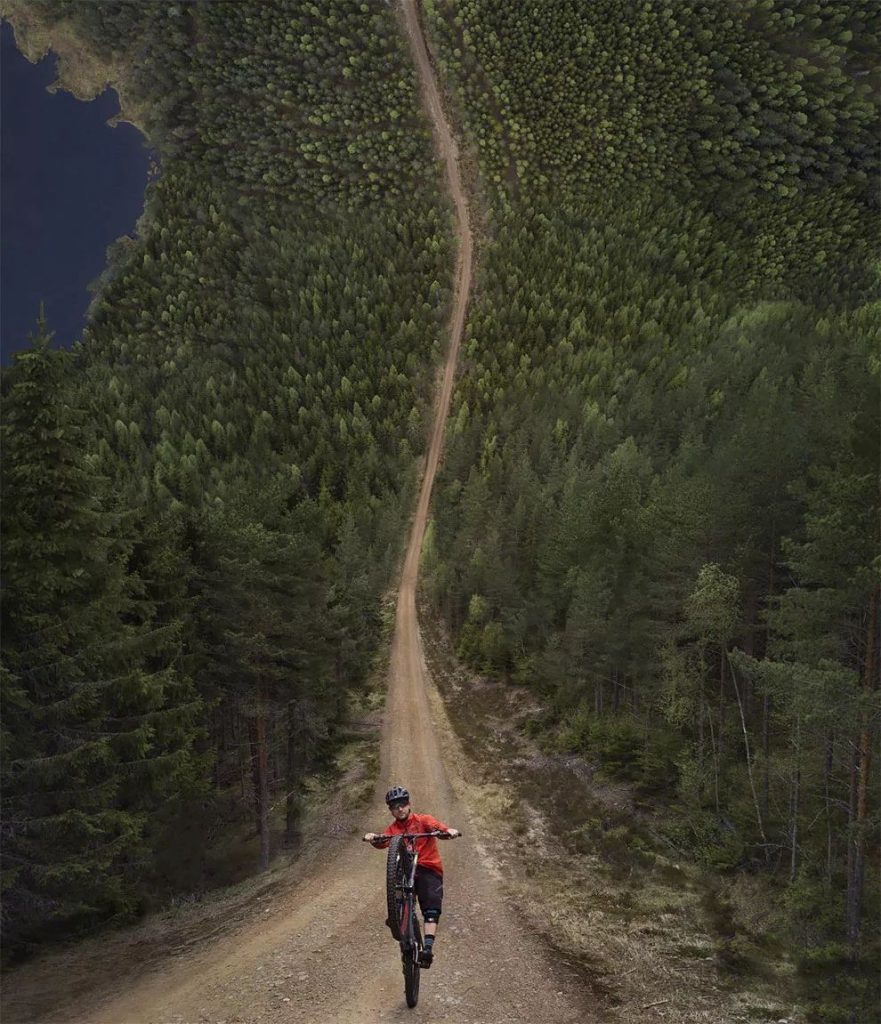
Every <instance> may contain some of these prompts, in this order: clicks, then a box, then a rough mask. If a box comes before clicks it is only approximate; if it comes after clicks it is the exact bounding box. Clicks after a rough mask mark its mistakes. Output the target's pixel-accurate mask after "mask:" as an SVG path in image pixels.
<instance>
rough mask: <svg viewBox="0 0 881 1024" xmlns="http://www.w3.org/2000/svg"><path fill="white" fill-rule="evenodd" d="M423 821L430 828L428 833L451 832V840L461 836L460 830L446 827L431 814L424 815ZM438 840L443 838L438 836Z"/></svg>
mask: <svg viewBox="0 0 881 1024" xmlns="http://www.w3.org/2000/svg"><path fill="white" fill-rule="evenodd" d="M422 820H423V821H424V822H425V824H426V825H427V826H428V827H427V829H426V831H432V832H433V831H437V832H449V833H450V837H451V838H455V837H456V836H458V835H461V832H459V830H458V829H456V828H450V826H449V825H445V824H444V823H443V822H442V821H438V820H437V818H433V817H432V816H431V815H430V814H425V815H423V819H422ZM438 838H441V837H440V836H438Z"/></svg>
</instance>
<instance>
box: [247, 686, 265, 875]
mask: <svg viewBox="0 0 881 1024" xmlns="http://www.w3.org/2000/svg"><path fill="white" fill-rule="evenodd" d="M248 726H249V733H250V737H251V771H252V774H253V780H254V812H255V817H256V820H257V834H258V835H259V836H260V870H261V871H265V870H266V869H267V868H268V867H269V758H268V753H267V749H266V711H265V708H264V706H263V703H262V702H259V703H258V707H257V713H256V715H255V716H254V717H253V718H250V719H249V720H248Z"/></svg>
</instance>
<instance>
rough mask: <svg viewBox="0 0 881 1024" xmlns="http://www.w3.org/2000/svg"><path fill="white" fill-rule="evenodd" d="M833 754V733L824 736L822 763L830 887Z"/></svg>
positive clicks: (827, 881) (827, 876) (832, 840)
mask: <svg viewBox="0 0 881 1024" xmlns="http://www.w3.org/2000/svg"><path fill="white" fill-rule="evenodd" d="M834 754H835V734H834V733H832V732H830V733H828V734H827V736H826V760H825V763H824V765H823V800H824V803H825V805H826V888H827V889H831V888H832V864H833V853H834V848H835V845H834V836H835V832H834V829H833V827H832V765H833V763H834V762H833V758H834Z"/></svg>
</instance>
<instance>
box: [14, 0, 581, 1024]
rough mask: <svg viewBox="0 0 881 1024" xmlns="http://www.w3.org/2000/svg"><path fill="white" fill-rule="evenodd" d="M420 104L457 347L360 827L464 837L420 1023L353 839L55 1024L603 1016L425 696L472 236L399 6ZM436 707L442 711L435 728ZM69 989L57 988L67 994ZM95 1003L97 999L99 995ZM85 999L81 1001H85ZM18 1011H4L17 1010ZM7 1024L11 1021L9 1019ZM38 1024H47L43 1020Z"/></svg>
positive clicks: (366, 859)
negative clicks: (522, 910)
mask: <svg viewBox="0 0 881 1024" xmlns="http://www.w3.org/2000/svg"><path fill="white" fill-rule="evenodd" d="M401 15H402V24H403V25H404V26H405V28H406V31H407V34H408V38H409V43H410V47H411V50H412V53H413V58H414V61H415V63H416V65H417V66H418V68H419V74H420V76H421V81H422V89H423V98H424V102H425V107H426V109H427V111H428V112H429V114H430V116H431V119H432V123H433V126H434V134H435V140H436V145H437V148H438V152H439V154H440V156H441V157H442V159H443V162H444V166H445V169H446V184H447V188H448V190H449V193H450V195H451V197H452V199H453V202H454V204H455V211H456V222H457V228H456V231H457V236H458V265H457V270H456V289H455V297H454V308H453V312H452V321H451V325H450V347H449V354H448V357H447V361H446V367H445V373H444V378H443V384H442V388H441V393H440V398H439V401H438V405H437V410H436V418H435V424H434V429H433V432H432V438H431V446H430V450H429V455H428V460H427V464H426V470H425V476H424V481H423V485H422V491H421V494H420V498H419V504H418V508H417V511H416V516H415V519H414V522H413V528H412V534H411V537H410V542H409V546H408V549H407V555H406V561H405V564H404V570H403V576H402V580H401V585H400V591H399V594H398V603H397V621H396V628H395V633H394V639H393V644H392V652H391V667H390V673H391V675H390V681H389V694H388V703H387V709H386V716H385V721H384V726H383V738H382V763H381V772H380V784H379V786H378V789H377V792H376V794H375V798H374V802H373V806H372V807H371V809H370V812H369V814H368V815H367V820H365V821H364V823H363V824H364V829H365V831H366V830H367V829H373V830H379V829H380V828H381V827H384V825H385V823H386V822H387V821H388V815H387V813H386V810H385V807H384V804H383V802H382V793H383V792H384V791H385V789H386V788H387V786H388V785H391V784H393V783H400V784H403V785H406V786H408V787H409V788H410V790H411V792H412V793H413V794H414V805H415V807H416V809H417V810H419V809H424V810H427V811H430V812H431V813H433V814H435V815H436V816H437V817H439V818H440V819H441V820H443V821H445V822H447V823H448V824H450V825H452V826H455V827H458V828H459V829H461V830H462V831H463V832H464V833H465V837H464V838H463V839H460V840H457V841H456V842H454V843H445V844H443V845H442V847H441V849H442V853H443V855H444V858H445V863H446V868H447V899H446V902H445V907H444V916H443V919H442V921H441V926H440V932H439V940H438V945H437V960H436V963H435V965H434V966H433V967H432V969H431V970H430V971H429V972H427V973H425V974H424V976H423V981H422V994H421V998H420V1003H419V1006H418V1007H417V1009H416V1010H415V1011H411V1010H408V1009H407V1008H406V1006H405V1004H404V1000H403V984H402V975H401V967H400V960H399V956H398V951H397V947H396V946H395V944H394V943H392V942H391V941H390V939H389V937H388V932H387V930H386V929H385V927H384V926H383V923H382V922H383V919H384V917H385V911H384V907H383V899H384V893H383V888H382V887H383V884H384V854H383V853H379V852H377V851H374V850H372V849H371V848H370V847H368V846H366V845H365V844H363V843H361V842H359V841H358V840H357V839H356V838H352V839H351V840H346V841H344V842H335V843H332V842H328V849H327V851H326V856H325V857H323V858H322V859H320V860H319V862H318V867H316V868H315V870H314V871H313V872H312V874H311V876H309V877H307V878H305V879H304V880H301V881H299V882H298V883H297V884H294V883H292V884H291V887H290V889H289V890H288V891H287V892H285V894H284V895H283V896H282V897H281V898H280V899H279V900H278V901H277V902H276V904H275V905H274V906H272V907H271V908H270V909H266V910H265V911H264V910H263V908H259V909H256V910H255V914H254V920H252V921H250V922H248V923H246V924H245V925H244V926H243V927H241V928H240V929H239V930H238V931H237V932H236V933H235V934H227V935H226V936H224V937H222V938H220V939H219V940H216V941H214V942H213V943H212V944H210V945H204V946H202V947H201V948H200V949H199V952H198V953H191V952H187V953H186V954H185V955H183V956H182V957H180V958H178V959H177V960H169V963H168V966H167V967H163V968H162V969H161V970H160V971H156V972H154V973H153V974H152V975H148V976H147V977H146V978H143V979H141V980H140V981H138V982H132V983H129V984H128V985H127V986H126V983H125V981H124V980H123V979H120V980H119V982H118V984H117V987H118V989H119V990H124V991H123V992H122V994H120V992H117V993H116V994H114V995H109V996H107V997H106V998H104V1000H103V1002H101V1003H99V1004H98V1005H95V1004H94V1002H93V1001H92V1002H91V1004H88V1003H86V1002H85V1001H83V1002H82V1003H81V1004H80V1005H81V1006H85V1005H90V1008H89V1009H88V1010H82V1009H79V1008H78V1007H77V1006H76V1005H70V1004H69V1005H68V1006H66V1007H65V1008H64V1009H63V1010H59V1011H58V1013H57V1014H56V1015H53V1020H57V1021H65V1022H72V1021H76V1022H78V1024H85V1022H89V1024H98V1022H100V1024H160V1022H161V1024H185V1022H186V1024H190V1022H197V1021H198V1022H206V1021H207V1022H215V1024H220V1022H223V1024H233V1022H247V1024H252V1022H258V1021H259V1022H265V1024H282V1022H285V1024H295V1022H300V1024H331V1022H339V1024H350V1022H351V1024H355V1022H358V1024H364V1022H375V1021H396V1020H408V1021H412V1020H417V1019H431V1020H433V1021H434V1020H440V1021H450V1022H459V1024H502V1022H515V1021H518V1022H519V1021H522V1022H528V1024H542V1022H554V1024H565V1022H573V1024H574V1022H576V1021H579V1022H586V1021H590V1020H593V1019H595V1015H594V1012H593V1011H592V1008H591V1005H590V1003H589V997H587V996H586V994H585V992H584V990H583V988H582V986H581V984H580V983H579V981H578V979H577V978H575V977H574V976H572V975H571V974H563V973H559V972H558V971H557V969H556V968H555V966H554V964H553V963H552V962H550V960H549V959H548V956H547V954H546V952H545V951H544V950H543V948H542V947H541V946H540V944H539V943H538V942H537V941H536V940H535V939H533V937H532V936H530V935H529V934H528V933H527V931H526V930H525V929H524V928H523V927H522V926H521V925H520V924H519V923H518V917H517V913H516V910H515V909H514V908H513V907H511V906H509V905H508V904H507V903H506V901H505V898H504V896H503V893H502V891H501V888H500V885H499V882H498V880H497V878H496V877H494V875H493V872H492V867H491V864H490V863H487V862H486V861H485V860H484V856H483V853H482V848H481V846H480V843H479V838H480V837H479V835H478V834H477V833H476V831H475V829H474V828H472V826H471V823H470V821H469V816H468V810H467V808H466V807H464V806H462V804H461V803H460V802H458V801H457V799H456V797H455V793H454V785H453V783H454V782H455V775H454V774H448V772H450V773H454V772H455V770H456V768H455V765H449V766H445V765H444V763H443V760H442V756H441V749H440V748H441V744H440V742H439V737H440V736H442V735H443V733H444V731H445V730H448V729H449V725H448V723H447V722H446V721H445V720H444V719H443V717H442V712H440V711H438V710H437V708H438V704H437V702H431V701H430V699H429V693H430V690H429V688H430V687H431V685H432V684H431V681H430V680H429V678H428V675H427V671H426V667H425V659H424V656H423V650H422V640H421V637H420V633H419V623H418V620H417V615H416V602H415V585H416V578H417V572H418V567H419V555H420V549H421V545H422V539H423V535H424V531H425V525H426V518H427V515H428V505H429V499H430V497H431V488H432V483H433V481H434V476H435V472H436V469H437V465H438V460H439V457H440V452H441V445H442V442H443V434H444V424H445V421H446V417H447V412H448V408H449V403H450V395H451V392H452V387H453V378H454V374H455V368H456V360H457V354H458V348H459V342H460V338H461V335H462V328H463V324H464V320H465V310H466V305H467V300H468V292H469V288H470V283H471V264H472V238H471V232H470V229H469V224H468V207H467V202H466V198H465V194H464V191H463V188H462V184H461V181H460V177H459V170H458V163H457V149H456V143H455V140H454V139H453V137H452V135H451V132H450V129H449V126H448V125H447V122H446V120H445V117H444V114H443V109H442V106H441V103H440V98H439V96H438V91H437V86H436V83H435V81H434V77H433V74H432V70H431V66H430V63H429V59H428V54H427V52H426V48H425V42H424V39H423V37H422V34H421V31H420V27H419V20H418V17H417V10H416V7H415V3H414V2H413V0H404V2H403V3H402V4H401ZM432 707H433V708H434V709H435V710H434V715H435V717H433V714H432ZM60 983H61V979H59V984H60ZM92 1000H94V994H93V995H92ZM77 1002H79V1000H77ZM8 1010H9V1008H8V1009H7V1013H8ZM6 1019H7V1020H8V1021H11V1020H12V1019H13V1017H12V1016H9V1015H7V1018H6ZM43 1024H48V1022H47V1021H46V1020H45V1018H43Z"/></svg>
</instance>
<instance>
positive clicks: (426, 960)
mask: <svg viewBox="0 0 881 1024" xmlns="http://www.w3.org/2000/svg"><path fill="white" fill-rule="evenodd" d="M433 962H434V950H433V949H432V948H431V946H426V947H425V949H423V950H422V952H421V953H420V954H419V966H420V967H424V968H426V969H427V968H429V967H431V965H432V963H433Z"/></svg>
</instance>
